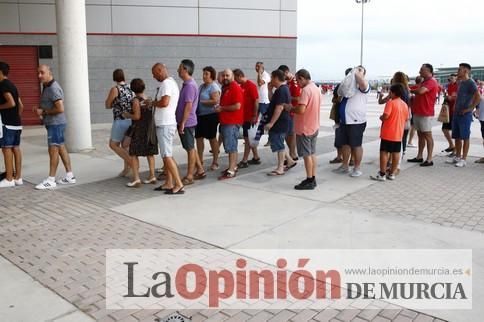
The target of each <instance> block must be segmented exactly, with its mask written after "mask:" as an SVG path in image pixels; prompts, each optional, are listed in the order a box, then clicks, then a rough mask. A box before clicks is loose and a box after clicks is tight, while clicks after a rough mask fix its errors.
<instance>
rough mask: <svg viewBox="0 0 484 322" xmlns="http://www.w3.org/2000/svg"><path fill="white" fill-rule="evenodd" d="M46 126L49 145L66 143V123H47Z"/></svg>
mask: <svg viewBox="0 0 484 322" xmlns="http://www.w3.org/2000/svg"><path fill="white" fill-rule="evenodd" d="M45 128H46V129H47V145H48V146H56V145H64V143H65V139H64V132H65V130H66V125H65V124H55V125H46V126H45Z"/></svg>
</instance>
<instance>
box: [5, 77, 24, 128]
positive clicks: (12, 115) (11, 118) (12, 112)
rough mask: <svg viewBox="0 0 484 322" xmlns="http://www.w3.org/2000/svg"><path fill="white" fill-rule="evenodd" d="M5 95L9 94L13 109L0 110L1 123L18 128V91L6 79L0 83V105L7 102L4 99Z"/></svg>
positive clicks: (19, 122)
mask: <svg viewBox="0 0 484 322" xmlns="http://www.w3.org/2000/svg"><path fill="white" fill-rule="evenodd" d="M5 93H10V95H12V97H13V100H14V102H15V106H14V107H13V108H7V109H0V114H1V115H2V123H3V124H4V125H11V126H20V125H21V121H20V115H19V113H18V112H19V111H18V105H19V103H18V91H17V88H16V87H15V85H14V84H13V83H12V82H11V81H10V80H8V79H4V80H3V81H1V82H0V104H5V103H6V102H7V100H6V99H5V95H4V94H5Z"/></svg>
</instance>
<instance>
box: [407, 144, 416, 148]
mask: <svg viewBox="0 0 484 322" xmlns="http://www.w3.org/2000/svg"><path fill="white" fill-rule="evenodd" d="M407 147H409V148H416V147H417V146H416V145H415V144H412V143H408V144H407Z"/></svg>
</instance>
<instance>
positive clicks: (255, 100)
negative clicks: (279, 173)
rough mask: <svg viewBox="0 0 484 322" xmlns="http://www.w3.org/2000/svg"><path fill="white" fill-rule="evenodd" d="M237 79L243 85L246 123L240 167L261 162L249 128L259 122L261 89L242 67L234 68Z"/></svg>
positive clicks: (244, 125)
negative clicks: (250, 139)
mask: <svg viewBox="0 0 484 322" xmlns="http://www.w3.org/2000/svg"><path fill="white" fill-rule="evenodd" d="M234 78H235V81H236V82H237V83H238V84H239V85H240V87H242V90H243V91H244V103H243V104H242V106H243V110H244V124H243V126H242V128H243V136H244V143H245V145H244V157H243V158H242V161H240V162H239V164H238V165H237V167H238V168H239V169H243V168H247V167H249V164H260V163H261V162H260V158H259V154H258V153H257V147H251V146H250V142H249V129H250V128H251V127H253V126H256V124H257V118H258V115H259V90H258V89H257V85H256V84H255V83H254V82H252V81H251V80H248V79H247V77H245V74H244V72H243V71H242V70H240V69H235V70H234ZM250 151H252V155H253V158H252V160H249V154H250Z"/></svg>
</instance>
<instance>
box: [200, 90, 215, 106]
mask: <svg viewBox="0 0 484 322" xmlns="http://www.w3.org/2000/svg"><path fill="white" fill-rule="evenodd" d="M218 102H220V92H219V91H214V92H212V93H210V99H209V100H200V103H201V104H203V105H207V106H215V105H217V104H218Z"/></svg>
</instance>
